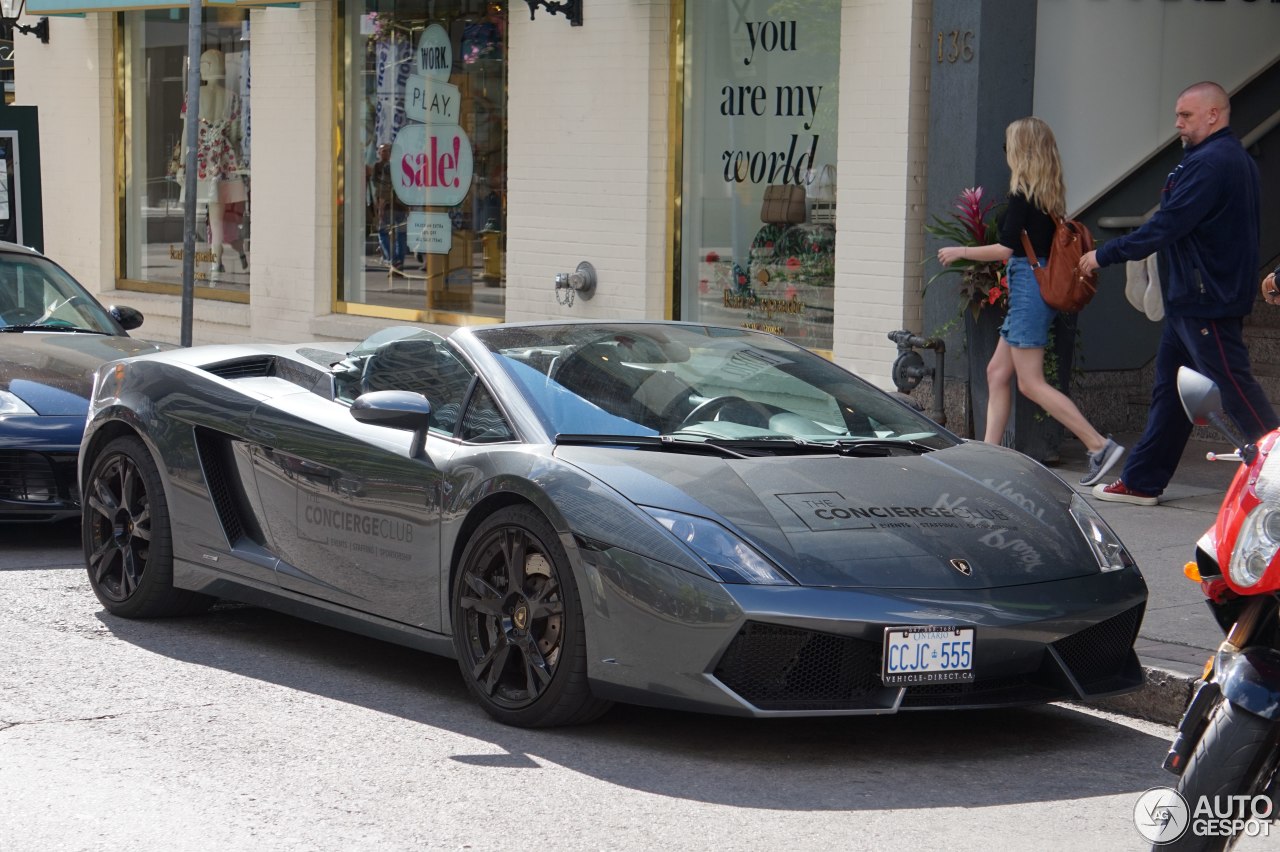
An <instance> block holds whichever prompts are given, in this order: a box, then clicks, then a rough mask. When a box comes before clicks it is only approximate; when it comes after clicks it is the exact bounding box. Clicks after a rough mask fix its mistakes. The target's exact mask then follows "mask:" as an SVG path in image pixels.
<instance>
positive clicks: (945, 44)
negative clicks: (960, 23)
mask: <svg viewBox="0 0 1280 852" xmlns="http://www.w3.org/2000/svg"><path fill="white" fill-rule="evenodd" d="M943 61H946V62H962V61H963V62H972V61H973V30H951V31H950V32H946V33H944V32H942V31H941V30H939V31H938V62H939V63H942V62H943Z"/></svg>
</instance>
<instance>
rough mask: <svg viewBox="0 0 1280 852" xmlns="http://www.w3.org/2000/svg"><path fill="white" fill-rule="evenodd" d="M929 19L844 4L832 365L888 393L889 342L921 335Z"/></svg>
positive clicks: (922, 2)
mask: <svg viewBox="0 0 1280 852" xmlns="http://www.w3.org/2000/svg"><path fill="white" fill-rule="evenodd" d="M929 14H930V4H929V3H928V2H927V0H912V2H902V0H845V2H844V6H843V10H842V15H841V30H842V45H843V49H842V54H841V69H840V77H841V79H840V141H839V147H838V152H839V153H838V157H839V166H838V170H839V182H838V186H837V192H838V199H837V205H836V207H837V209H838V210H839V211H840V212H839V225H838V229H837V237H836V301H835V357H836V360H837V361H839V362H840V363H841V364H843V365H844V366H846V367H849V368H851V369H853V370H855V371H857V372H858V373H860V374H861V375H862V376H863V377H864V378H866V379H868V380H869V381H871V382H872V383H873V384H875V385H877V386H878V387H881V388H884V389H886V390H889V389H892V387H893V384H892V382H891V381H890V379H889V370H890V367H891V366H892V364H893V359H894V357H895V356H896V354H897V350H896V349H895V347H894V345H893V344H892V343H890V342H889V340H888V339H887V337H886V335H887V334H888V332H890V331H893V330H894V329H898V328H909V329H912V330H915V331H918V330H919V328H920V304H921V299H920V290H921V287H922V286H923V281H922V279H921V271H922V270H921V265H920V259H921V257H922V252H923V250H924V210H925V182H924V178H925V141H926V139H925V136H926V131H927V128H928V79H929Z"/></svg>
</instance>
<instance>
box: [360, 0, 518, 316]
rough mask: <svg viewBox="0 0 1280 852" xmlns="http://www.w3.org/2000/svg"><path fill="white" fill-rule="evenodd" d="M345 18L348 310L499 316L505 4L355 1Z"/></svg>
mask: <svg viewBox="0 0 1280 852" xmlns="http://www.w3.org/2000/svg"><path fill="white" fill-rule="evenodd" d="M344 20H345V24H346V39H347V41H348V44H349V48H350V49H349V50H348V51H347V55H348V56H349V57H350V58H351V59H350V61H351V62H352V63H353V64H354V66H355V67H353V68H349V69H348V70H347V73H346V74H345V75H344V80H345V81H346V82H345V86H346V90H345V111H344V114H345V116H346V127H345V133H344V135H345V139H346V140H347V142H346V145H344V159H343V163H342V166H343V168H342V172H343V192H342V193H341V196H342V205H343V208H342V219H343V227H344V232H343V239H342V258H343V260H342V275H341V277H340V282H339V299H340V301H343V302H345V303H347V304H348V305H363V306H375V307H381V308H395V309H401V310H407V311H410V312H417V313H416V314H414V313H411V314H410V316H411V317H414V316H417V315H420V318H422V319H429V318H432V317H433V316H437V315H438V314H439V313H440V312H445V313H456V314H464V315H471V316H487V317H496V318H501V317H502V316H503V315H504V313H505V303H506V299H505V295H506V293H505V286H504V281H505V265H506V264H505V258H504V255H505V240H506V185H507V182H506V163H507V159H506V126H507V122H506V95H507V88H506V62H505V58H506V29H507V28H506V22H507V11H506V8H505V4H503V3H491V2H473V0H472V1H471V2H469V1H468V0H455V2H447V1H446V2H439V1H438V0H437V2H426V0H354V1H353V2H350V3H348V4H347V7H346V12H345V16H344ZM389 315H403V314H389Z"/></svg>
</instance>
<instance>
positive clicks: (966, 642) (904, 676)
mask: <svg viewBox="0 0 1280 852" xmlns="http://www.w3.org/2000/svg"><path fill="white" fill-rule="evenodd" d="M975 632H976V631H975V630H974V628H972V627H886V628H885V629H884V664H883V666H882V667H881V671H880V678H881V679H882V680H883V681H884V685H885V686H911V685H913V684H918V683H968V682H971V681H972V680H973V638H974V633H975Z"/></svg>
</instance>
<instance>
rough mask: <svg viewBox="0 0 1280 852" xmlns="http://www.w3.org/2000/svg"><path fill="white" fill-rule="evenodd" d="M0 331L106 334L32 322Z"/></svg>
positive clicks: (89, 329) (74, 326)
mask: <svg viewBox="0 0 1280 852" xmlns="http://www.w3.org/2000/svg"><path fill="white" fill-rule="evenodd" d="M0 331H69V332H71V333H73V334H107V333H108V332H105V331H97V330H95V329H92V328H80V327H79V326H77V325H58V324H56V323H45V322H33V323H27V324H26V325H6V326H3V327H0Z"/></svg>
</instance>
